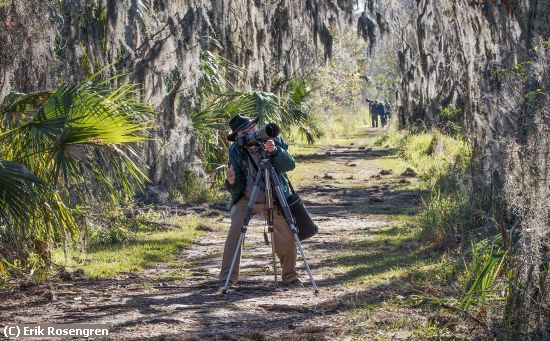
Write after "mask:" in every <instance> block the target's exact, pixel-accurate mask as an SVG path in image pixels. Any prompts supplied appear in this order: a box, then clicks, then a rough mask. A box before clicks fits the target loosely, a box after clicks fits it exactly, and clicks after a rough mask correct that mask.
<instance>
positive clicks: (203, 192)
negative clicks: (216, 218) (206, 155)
mask: <svg viewBox="0 0 550 341" xmlns="http://www.w3.org/2000/svg"><path fill="white" fill-rule="evenodd" d="M170 198H171V200H174V201H179V202H181V203H183V204H202V203H205V202H216V201H219V200H220V194H219V193H218V191H216V190H215V189H213V188H211V187H210V186H208V184H207V183H206V182H205V181H201V179H200V178H199V177H198V176H197V175H196V174H195V173H193V172H191V171H188V172H185V173H184V174H183V175H182V177H181V180H180V182H179V183H178V184H177V185H176V186H175V187H174V188H173V189H172V191H171V192H170Z"/></svg>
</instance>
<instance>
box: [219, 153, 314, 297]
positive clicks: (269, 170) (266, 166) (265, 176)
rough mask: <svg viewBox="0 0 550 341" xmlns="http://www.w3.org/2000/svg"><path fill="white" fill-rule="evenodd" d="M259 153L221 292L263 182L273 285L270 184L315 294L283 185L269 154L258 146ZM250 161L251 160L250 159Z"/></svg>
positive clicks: (230, 272)
mask: <svg viewBox="0 0 550 341" xmlns="http://www.w3.org/2000/svg"><path fill="white" fill-rule="evenodd" d="M260 153H261V154H260V155H261V162H260V165H259V167H258V174H257V176H256V180H255V182H254V187H253V189H252V194H251V195H250V199H249V200H248V206H247V207H246V214H245V217H244V221H243V225H242V227H241V235H240V237H239V242H238V243H237V247H236V249H235V252H234V253H233V259H232V261H231V266H230V267H229V272H228V274H227V278H226V279H225V285H224V287H223V293H224V294H225V293H227V287H228V285H229V279H230V277H231V274H232V273H233V268H234V267H235V262H236V261H237V257H238V255H239V248H240V247H241V245H242V243H243V240H244V235H245V234H246V231H247V230H248V224H249V223H250V219H251V218H252V211H253V208H254V204H255V203H256V198H257V196H258V191H259V189H260V186H261V185H262V183H263V184H265V197H266V206H267V212H266V220H267V225H268V232H270V233H271V255H272V256H273V275H274V276H275V286H277V285H278V282H277V264H276V260H275V245H274V238H273V213H274V212H273V189H272V184H273V186H274V188H275V194H276V195H277V199H278V200H279V204H280V205H281V208H282V210H283V215H284V217H285V220H286V222H287V223H288V226H289V228H290V230H291V231H292V234H293V236H294V241H295V242H296V245H297V246H298V249H299V250H300V254H301V255H302V259H303V260H304V265H305V268H306V270H307V273H308V275H309V279H310V280H311V284H312V285H313V288H314V290H315V294H318V293H319V289H318V288H317V284H315V280H314V279H313V274H312V273H311V269H310V268H309V264H308V262H307V259H306V255H305V254H304V249H303V248H302V244H301V243H300V239H299V238H298V229H297V228H296V225H295V223H294V218H293V216H292V213H291V212H290V207H289V206H288V203H287V201H286V198H285V195H284V192H283V187H282V185H281V181H280V180H279V177H278V176H277V172H276V171H275V168H274V167H273V164H272V163H271V159H270V157H269V154H268V153H267V152H266V151H265V150H264V149H263V148H262V147H260ZM251 162H253V161H252V160H251ZM266 241H267V237H266Z"/></svg>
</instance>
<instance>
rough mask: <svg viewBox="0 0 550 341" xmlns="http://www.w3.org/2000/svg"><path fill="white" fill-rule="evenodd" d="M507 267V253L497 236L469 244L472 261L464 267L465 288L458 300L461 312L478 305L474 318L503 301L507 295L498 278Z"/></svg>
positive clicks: (502, 283)
mask: <svg viewBox="0 0 550 341" xmlns="http://www.w3.org/2000/svg"><path fill="white" fill-rule="evenodd" d="M506 268H507V251H506V250H505V249H504V246H503V244H502V238H500V236H496V237H492V238H488V239H484V240H482V241H480V242H478V243H476V244H474V245H472V259H471V261H470V262H469V263H468V264H467V266H466V269H465V274H464V277H465V278H466V285H465V287H466V288H468V289H467V291H466V292H465V293H464V295H463V297H462V298H461V299H460V305H461V307H462V308H463V309H465V310H467V309H469V308H470V307H471V306H472V305H473V304H474V303H478V306H477V308H478V309H479V311H478V312H477V313H476V315H477V316H480V315H483V316H484V317H485V318H486V316H485V313H486V311H487V308H488V303H489V302H490V301H495V300H503V299H504V298H505V297H506V296H507V290H506V289H507V285H506V282H503V281H500V282H499V279H500V277H501V275H502V273H504V272H505V270H506Z"/></svg>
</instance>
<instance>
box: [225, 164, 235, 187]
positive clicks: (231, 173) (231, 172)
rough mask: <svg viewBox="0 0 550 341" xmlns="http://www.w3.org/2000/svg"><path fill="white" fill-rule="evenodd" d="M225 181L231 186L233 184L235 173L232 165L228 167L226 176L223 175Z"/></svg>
mask: <svg viewBox="0 0 550 341" xmlns="http://www.w3.org/2000/svg"><path fill="white" fill-rule="evenodd" d="M225 176H226V178H227V181H228V182H229V183H230V184H231V185H233V184H234V183H235V171H234V170H233V165H229V168H228V169H227V174H225Z"/></svg>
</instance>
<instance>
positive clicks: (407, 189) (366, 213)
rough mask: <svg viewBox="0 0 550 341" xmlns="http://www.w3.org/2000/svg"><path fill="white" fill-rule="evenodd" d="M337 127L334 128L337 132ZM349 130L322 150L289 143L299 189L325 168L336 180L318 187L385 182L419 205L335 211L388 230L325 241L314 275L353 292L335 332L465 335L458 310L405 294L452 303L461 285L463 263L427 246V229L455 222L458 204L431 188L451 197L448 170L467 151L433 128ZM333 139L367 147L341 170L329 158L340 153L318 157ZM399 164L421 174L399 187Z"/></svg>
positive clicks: (461, 164)
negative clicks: (327, 256) (327, 252)
mask: <svg viewBox="0 0 550 341" xmlns="http://www.w3.org/2000/svg"><path fill="white" fill-rule="evenodd" d="M343 128H345V127H344V125H340V126H339V127H336V130H335V131H337V130H338V129H343ZM349 129H350V130H351V131H350V134H332V135H329V136H327V137H326V138H325V139H324V140H323V141H321V143H320V144H319V145H320V146H307V145H298V146H292V147H291V153H293V155H294V156H295V158H296V160H297V161H298V162H297V167H296V169H295V170H293V171H292V172H290V173H289V176H290V177H291V180H292V181H294V182H295V183H299V184H300V185H301V186H313V185H318V184H319V182H320V177H323V176H324V174H328V175H330V176H332V177H333V178H334V179H331V180H328V181H326V182H325V183H327V184H330V185H331V186H334V187H336V188H341V189H344V190H354V191H365V192H364V193H365V195H369V193H370V192H369V190H372V189H373V188H375V187H380V186H384V185H386V186H387V189H386V191H387V192H396V191H397V192H401V193H402V194H403V195H404V196H407V195H409V194H414V193H417V194H420V198H423V199H422V200H423V201H422V200H421V201H420V202H418V204H417V205H416V206H406V205H404V204H403V203H400V202H391V201H390V202H382V203H373V202H369V201H368V200H363V201H358V202H355V203H353V205H351V206H349V207H345V208H343V210H345V211H346V212H347V213H348V214H355V215H359V216H363V217H366V218H368V217H370V216H372V215H377V216H378V217H379V218H380V219H384V220H386V221H387V222H388V223H389V226H382V227H373V228H369V229H368V230H365V232H364V235H361V236H360V237H358V238H357V240H356V241H354V242H346V243H345V245H344V244H342V245H340V244H338V243H335V244H334V245H331V247H332V248H333V250H335V254H334V256H333V257H331V260H330V261H327V263H326V264H319V265H317V266H316V267H319V268H323V271H322V272H321V273H320V275H321V276H322V277H324V278H327V281H328V282H327V283H325V284H328V285H330V283H338V285H341V286H342V287H343V288H344V289H345V290H346V291H351V292H355V294H354V297H353V298H350V299H349V302H343V303H344V304H346V306H347V307H348V309H346V310H347V314H348V323H347V324H345V325H344V326H342V329H341V335H340V337H342V338H350V337H351V338H352V339H356V338H357V339H378V338H379V337H380V336H381V335H383V336H384V337H391V336H395V337H397V338H403V339H427V338H428V339H429V338H436V339H437V338H442V337H449V336H455V335H463V336H468V335H470V334H469V331H467V330H464V329H461V327H460V326H462V327H463V326H464V323H463V322H461V318H460V317H457V315H453V314H448V313H447V312H444V311H440V310H439V309H438V308H435V309H434V308H433V307H432V306H430V307H427V306H418V305H417V304H416V303H414V302H413V301H411V297H413V296H426V297H442V298H445V299H448V300H449V301H451V300H453V299H454V301H456V299H455V298H456V296H457V295H458V293H459V292H460V290H461V287H460V284H461V283H457V278H458V277H460V272H461V270H462V268H463V265H462V264H461V263H460V262H458V261H457V260H458V259H459V258H460V255H461V250H460V249H457V250H447V251H442V250H440V249H434V248H433V246H432V245H433V244H432V241H430V240H429V238H426V236H427V235H426V234H427V233H428V234H429V233H432V232H436V231H438V229H445V230H448V229H450V226H451V225H452V223H454V221H455V220H456V219H462V216H461V215H460V214H459V212H463V208H464V207H463V204H465V203H463V202H460V201H451V200H449V199H448V198H447V199H443V198H438V197H436V196H435V195H434V192H433V190H434V189H435V188H438V186H442V185H443V186H446V187H445V188H446V190H448V191H449V192H445V193H446V194H445V195H449V193H451V191H452V190H453V189H454V188H455V187H453V185H454V183H452V182H451V181H449V174H451V175H452V176H456V175H459V174H463V172H464V170H465V169H466V167H467V166H468V160H469V157H470V155H471V148H470V147H469V146H468V145H467V144H466V143H465V142H464V141H462V140H458V139H454V138H451V137H449V136H445V135H443V134H441V133H438V132H429V133H425V134H416V135H414V134H410V133H407V132H389V133H386V134H384V135H380V134H379V136H376V135H374V134H373V133H372V132H373V131H372V130H371V131H369V129H368V128H367V127H366V126H360V125H356V126H354V127H350V128H349ZM367 131H369V136H368V137H366V136H365V132H367ZM378 131H380V132H382V131H381V130H378ZM335 145H341V146H365V147H368V148H371V152H370V153H368V154H360V155H357V156H356V157H355V160H354V163H356V164H357V165H356V167H349V166H346V165H345V163H344V162H342V161H337V159H338V158H339V156H338V155H336V157H335V155H327V156H324V153H325V151H326V150H327V147H328V146H332V147H331V148H334V146H335ZM329 150H330V148H329ZM407 168H412V169H413V170H415V171H416V173H417V174H418V178H419V179H420V180H415V179H414V178H407V179H409V180H410V182H404V183H400V182H399V180H398V178H399V177H400V174H401V173H403V172H404V171H405V170H406V169H407ZM379 169H389V170H391V171H392V174H391V175H388V176H384V177H382V178H381V179H372V177H371V176H372V175H376V174H377V173H378V170H379ZM315 175H317V177H315ZM351 175H353V178H350V176H351ZM422 202H424V204H422ZM451 204H452V205H451ZM430 205H431V206H430ZM455 228H456V227H455ZM380 293H383V294H382V296H381V297H380V296H378V295H380ZM446 314H447V315H449V316H447V315H446ZM434 316H435V317H434Z"/></svg>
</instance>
